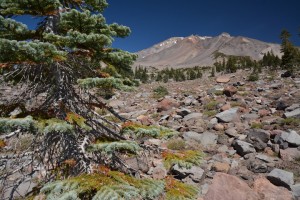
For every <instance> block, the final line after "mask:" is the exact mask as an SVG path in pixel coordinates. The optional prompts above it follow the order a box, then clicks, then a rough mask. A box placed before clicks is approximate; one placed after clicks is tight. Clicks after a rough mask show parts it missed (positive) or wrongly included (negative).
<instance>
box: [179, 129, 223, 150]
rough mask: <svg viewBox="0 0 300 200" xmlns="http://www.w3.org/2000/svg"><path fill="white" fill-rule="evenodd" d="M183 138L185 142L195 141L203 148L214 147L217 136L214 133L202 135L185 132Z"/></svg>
mask: <svg viewBox="0 0 300 200" xmlns="http://www.w3.org/2000/svg"><path fill="white" fill-rule="evenodd" d="M183 138H184V139H185V140H187V141H197V142H198V143H200V144H201V145H203V146H204V147H209V146H215V145H216V144H217V139H218V136H217V135H216V134H214V133H210V132H204V133H202V134H199V133H196V132H192V131H189V132H185V133H184V134H183Z"/></svg>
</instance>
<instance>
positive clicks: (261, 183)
mask: <svg viewBox="0 0 300 200" xmlns="http://www.w3.org/2000/svg"><path fill="white" fill-rule="evenodd" d="M253 190H254V191H255V192H257V193H258V195H259V196H260V197H261V199H262V200H263V199H265V200H273V199H274V200H275V199H276V200H292V199H293V196H292V194H291V192H290V191H289V190H287V189H286V188H283V187H276V186H275V185H273V184H272V183H270V181H268V180H267V179H266V178H263V177H262V178H258V179H256V180H255V181H254V184H253Z"/></svg>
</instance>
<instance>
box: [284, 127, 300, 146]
mask: <svg viewBox="0 0 300 200" xmlns="http://www.w3.org/2000/svg"><path fill="white" fill-rule="evenodd" d="M280 138H281V139H282V140H283V141H286V142H287V143H289V144H290V145H292V146H300V135H299V134H298V133H297V132H296V131H293V130H292V131H290V132H282V133H281V135H280Z"/></svg>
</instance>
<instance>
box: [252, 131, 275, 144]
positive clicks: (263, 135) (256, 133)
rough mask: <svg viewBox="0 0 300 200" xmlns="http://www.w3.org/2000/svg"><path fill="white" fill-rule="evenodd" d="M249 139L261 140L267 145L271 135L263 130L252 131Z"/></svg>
mask: <svg viewBox="0 0 300 200" xmlns="http://www.w3.org/2000/svg"><path fill="white" fill-rule="evenodd" d="M247 135H248V137H255V138H259V139H260V140H261V141H263V142H265V143H267V142H268V141H269V140H270V133H269V132H268V131H265V130H262V129H250V130H249V131H248V133H247Z"/></svg>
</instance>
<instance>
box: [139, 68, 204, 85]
mask: <svg viewBox="0 0 300 200" xmlns="http://www.w3.org/2000/svg"><path fill="white" fill-rule="evenodd" d="M207 68H208V67H207ZM149 69H151V68H150V67H149ZM204 70H206V67H199V66H195V67H192V68H179V69H173V68H171V69H169V68H166V69H163V70H160V71H155V70H153V71H151V72H150V70H148V68H147V67H141V66H139V67H137V68H136V69H135V71H134V77H135V78H136V79H139V80H141V82H143V83H147V82H152V81H157V82H164V83H167V82H168V81H169V80H173V81H176V82H181V81H185V80H194V79H198V78H201V77H202V72H203V71H204Z"/></svg>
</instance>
